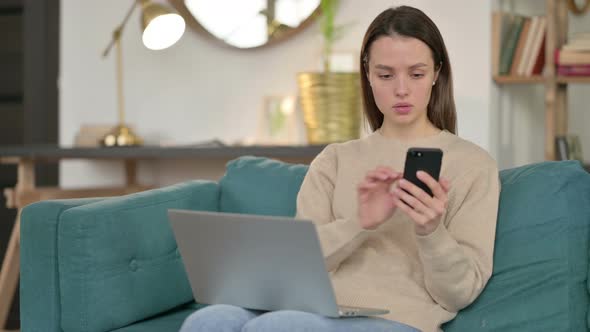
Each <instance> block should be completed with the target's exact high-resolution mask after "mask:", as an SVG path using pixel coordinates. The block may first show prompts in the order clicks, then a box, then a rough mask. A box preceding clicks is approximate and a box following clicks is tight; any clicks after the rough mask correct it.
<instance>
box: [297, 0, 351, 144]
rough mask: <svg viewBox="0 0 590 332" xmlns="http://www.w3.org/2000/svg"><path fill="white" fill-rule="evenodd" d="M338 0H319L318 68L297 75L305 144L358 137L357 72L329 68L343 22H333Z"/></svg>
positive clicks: (340, 140)
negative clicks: (321, 47) (319, 65)
mask: <svg viewBox="0 0 590 332" xmlns="http://www.w3.org/2000/svg"><path fill="white" fill-rule="evenodd" d="M337 5H338V0H321V2H320V6H321V16H320V29H321V33H322V39H323V50H322V57H323V59H322V63H323V71H322V72H305V73H299V74H298V75H297V83H298V86H299V97H300V102H301V108H302V110H303V120H304V123H305V127H306V129H307V140H308V142H309V144H326V143H332V142H342V141H347V140H350V139H355V138H358V137H359V132H360V122H361V121H360V119H361V112H360V110H361V99H360V80H359V73H358V72H333V71H332V70H331V64H330V60H331V57H332V51H333V48H332V47H333V44H334V42H335V41H336V40H337V39H338V38H339V37H340V36H341V35H342V32H343V29H344V26H336V25H335V24H334V16H335V12H336V7H337Z"/></svg>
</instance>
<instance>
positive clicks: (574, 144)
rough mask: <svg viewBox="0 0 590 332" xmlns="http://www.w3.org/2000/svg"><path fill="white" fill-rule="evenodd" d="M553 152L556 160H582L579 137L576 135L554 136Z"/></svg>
mask: <svg viewBox="0 0 590 332" xmlns="http://www.w3.org/2000/svg"><path fill="white" fill-rule="evenodd" d="M555 154H556V155H555V157H556V159H557V160H578V161H580V162H584V156H583V154H582V145H581V144H580V137H579V136H578V135H562V136H556V137H555Z"/></svg>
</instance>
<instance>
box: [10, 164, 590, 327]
mask: <svg viewBox="0 0 590 332" xmlns="http://www.w3.org/2000/svg"><path fill="white" fill-rule="evenodd" d="M306 171H307V166H305V165H293V164H287V163H283V162H279V161H275V160H271V159H266V158H258V157H242V158H238V159H236V160H233V161H231V162H229V163H228V165H227V171H226V174H225V176H224V177H223V178H222V179H221V180H220V181H219V183H217V182H212V181H188V182H185V183H181V184H178V185H173V186H168V187H164V188H160V189H155V190H150V191H145V192H141V193H136V194H132V195H127V196H122V197H111V198H93V199H76V200H54V201H43V202H38V203H35V204H32V205H29V206H28V207H26V208H25V209H24V210H23V212H22V219H21V220H22V226H21V283H20V296H21V330H22V331H23V332H104V331H117V332H139V331H141V332H152V331H154V332H155V331H158V332H168V331H169V332H172V331H178V329H179V328H180V326H181V324H182V321H183V320H184V318H185V317H186V316H188V315H189V314H190V313H191V312H194V311H195V310H198V309H199V308H201V307H202V305H200V304H197V303H195V302H194V301H193V298H192V293H191V290H190V286H189V284H188V281H187V277H186V274H185V270H184V266H183V263H182V260H181V257H180V255H179V253H178V250H177V248H176V243H175V240H174V236H173V234H172V231H171V229H170V226H169V224H168V220H167V216H166V211H167V210H168V209H170V208H176V209H193V210H208V211H224V212H242V213H252V214H266V215H284V216H293V215H294V214H295V200H296V195H297V192H298V190H299V187H300V185H301V182H302V180H303V178H304V176H305V173H306ZM500 175H501V182H502V193H501V198H500V209H499V216H498V226H497V237H496V249H495V264H494V271H493V276H492V278H491V279H490V282H489V283H488V285H487V287H486V288H485V290H484V291H483V293H482V294H481V296H480V297H479V298H478V299H477V300H476V301H475V302H474V303H473V304H472V305H470V306H469V307H467V308H465V309H464V310H462V311H461V312H460V313H459V315H458V316H457V318H456V319H455V320H454V321H452V322H450V323H448V324H446V325H445V326H444V330H445V331H519V332H522V331H535V332H538V331H552V332H555V331H586V330H588V324H589V320H588V319H589V318H590V317H589V316H588V307H589V292H588V287H589V285H588V254H589V253H588V249H589V246H588V243H589V240H590V237H589V236H590V229H589V227H590V175H589V174H588V173H587V172H585V171H584V170H583V169H582V168H581V166H580V165H579V163H577V162H573V161H565V162H544V163H539V164H532V165H528V166H524V167H519V168H513V169H508V170H504V171H502V172H501V174H500Z"/></svg>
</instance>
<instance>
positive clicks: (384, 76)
mask: <svg viewBox="0 0 590 332" xmlns="http://www.w3.org/2000/svg"><path fill="white" fill-rule="evenodd" d="M379 78H381V79H384V80H388V79H390V78H391V75H389V74H383V75H379Z"/></svg>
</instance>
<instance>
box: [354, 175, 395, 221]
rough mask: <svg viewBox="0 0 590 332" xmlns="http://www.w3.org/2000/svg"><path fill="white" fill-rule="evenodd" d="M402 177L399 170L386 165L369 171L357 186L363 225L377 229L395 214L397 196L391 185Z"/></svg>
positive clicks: (360, 216) (360, 219)
mask: <svg viewBox="0 0 590 332" xmlns="http://www.w3.org/2000/svg"><path fill="white" fill-rule="evenodd" d="M400 178H401V174H400V173H399V172H395V171H393V170H392V169H391V168H389V167H385V166H381V167H377V168H376V169H374V170H372V171H369V172H368V173H367V175H366V177H365V179H364V180H363V182H361V183H360V184H359V185H358V188H357V198H358V207H359V211H358V213H359V222H360V224H361V227H363V228H364V229H375V228H377V227H378V226H379V225H381V224H382V223H383V222H385V221H386V220H387V219H389V218H390V217H391V216H392V215H393V213H394V212H395V206H396V205H395V202H396V196H395V195H394V194H393V193H392V192H391V185H392V184H393V183H394V182H395V181H397V180H399V179H400Z"/></svg>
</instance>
